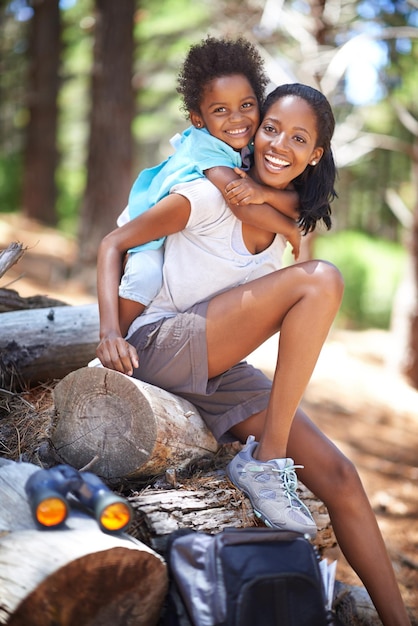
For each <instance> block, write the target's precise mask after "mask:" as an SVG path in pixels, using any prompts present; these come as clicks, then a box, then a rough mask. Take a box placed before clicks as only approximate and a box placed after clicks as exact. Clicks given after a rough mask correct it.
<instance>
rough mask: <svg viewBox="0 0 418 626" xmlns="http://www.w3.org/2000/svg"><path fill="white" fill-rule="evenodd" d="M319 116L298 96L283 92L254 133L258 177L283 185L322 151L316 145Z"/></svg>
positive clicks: (314, 160)
mask: <svg viewBox="0 0 418 626" xmlns="http://www.w3.org/2000/svg"><path fill="white" fill-rule="evenodd" d="M316 124H317V120H316V116H315V114H314V112H313V110H312V109H311V107H310V105H309V104H308V103H307V102H306V101H305V100H303V99H302V98H299V97H297V96H284V97H283V98H280V100H276V102H274V103H273V104H272V105H271V107H270V108H269V109H268V111H267V113H266V115H265V116H264V119H263V121H262V122H261V124H260V128H259V129H258V131H257V134H256V136H255V149H254V163H255V171H254V174H255V176H256V178H257V179H258V180H259V181H260V182H262V183H263V184H265V185H269V186H271V187H275V188H276V189H284V188H286V187H287V186H288V185H289V183H290V182H291V181H292V180H293V179H295V178H296V177H297V176H299V174H301V173H302V172H303V171H304V170H305V169H306V167H307V166H308V165H312V166H315V164H316V163H318V161H319V160H320V158H321V156H322V154H323V152H324V151H323V148H319V147H316V141H317V131H316Z"/></svg>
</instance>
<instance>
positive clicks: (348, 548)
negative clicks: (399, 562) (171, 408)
mask: <svg viewBox="0 0 418 626" xmlns="http://www.w3.org/2000/svg"><path fill="white" fill-rule="evenodd" d="M265 420H266V417H265V414H264V413H259V414H257V415H254V416H252V417H251V418H249V419H247V420H245V422H242V423H241V424H238V425H237V426H236V427H235V428H234V429H233V432H234V434H235V435H236V436H237V437H239V439H240V440H241V441H242V442H244V441H245V440H246V438H247V437H248V436H249V435H250V434H254V435H255V436H256V438H259V437H261V435H262V433H263V431H264V426H265ZM288 450H289V454H290V455H291V456H292V457H293V458H294V460H295V463H296V464H298V463H300V464H303V466H304V469H303V470H300V471H299V472H298V473H299V476H300V478H301V480H302V481H303V482H304V484H305V485H306V486H307V487H308V489H310V490H311V491H312V492H313V493H314V494H315V495H316V496H317V497H318V498H320V499H321V500H322V501H323V502H324V503H325V505H326V506H327V508H328V512H329V515H330V518H331V522H332V526H333V529H334V532H335V536H336V538H337V541H338V544H339V546H340V548H341V550H342V551H343V553H344V555H345V557H346V559H347V561H348V562H349V563H350V565H351V567H352V568H353V569H354V571H355V572H356V573H357V574H358V576H359V577H360V579H361V580H362V581H363V583H364V585H365V587H366V589H367V591H368V593H369V594H370V597H371V599H372V601H373V603H374V605H375V607H376V610H377V611H378V613H379V616H380V619H381V620H382V622H383V624H384V626H409V625H410V620H409V618H408V615H407V612H406V609H405V605H404V603H403V601H402V597H401V594H400V591H399V587H398V584H397V582H396V578H395V574H394V571H393V567H392V564H391V562H390V559H389V556H388V554H387V550H386V547H385V544H384V541H383V538H382V535H381V532H380V529H379V527H378V525H377V521H376V518H375V515H374V513H373V510H372V508H371V506H370V503H369V501H368V498H367V496H366V493H365V491H364V489H363V486H362V484H361V481H360V478H359V476H358V473H357V471H356V469H355V467H354V466H353V464H352V463H351V462H350V461H349V460H348V459H347V458H346V457H345V456H344V455H343V454H342V452H340V451H339V450H338V448H337V447H336V446H335V445H334V444H333V443H332V442H331V441H330V440H329V439H328V438H327V437H326V436H325V435H324V434H323V433H321V431H320V430H319V429H318V428H317V427H316V426H315V425H314V424H313V423H312V422H311V421H310V420H309V419H308V417H307V416H306V415H305V414H304V413H303V411H301V410H300V409H298V411H297V413H296V415H295V418H294V420H293V424H292V428H291V431H290V437H289V443H288Z"/></svg>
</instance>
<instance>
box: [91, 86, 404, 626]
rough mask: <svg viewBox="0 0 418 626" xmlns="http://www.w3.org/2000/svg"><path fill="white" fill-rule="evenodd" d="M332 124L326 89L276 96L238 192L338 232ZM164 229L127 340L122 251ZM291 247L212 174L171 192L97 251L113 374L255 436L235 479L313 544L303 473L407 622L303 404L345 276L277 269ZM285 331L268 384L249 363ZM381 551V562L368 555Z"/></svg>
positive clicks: (391, 608)
mask: <svg viewBox="0 0 418 626" xmlns="http://www.w3.org/2000/svg"><path fill="white" fill-rule="evenodd" d="M290 105H291V106H290ZM333 128H334V119H333V116H332V112H331V109H330V107H329V104H328V102H327V100H326V98H325V97H324V96H323V95H322V94H320V93H319V92H318V91H316V90H314V89H312V88H310V87H306V86H303V85H297V84H296V85H287V86H282V87H279V88H277V89H276V90H275V91H274V92H273V93H272V94H270V95H269V97H268V99H267V102H266V105H265V107H264V112H263V119H262V122H261V127H260V130H259V131H258V132H257V134H256V137H255V148H254V165H253V167H252V168H251V170H250V172H249V173H247V174H245V173H244V174H242V176H243V177H244V178H240V179H239V180H238V183H237V184H236V185H233V192H232V193H235V194H238V195H239V194H240V191H239V190H240V189H244V193H245V194H249V195H250V196H251V194H254V195H255V196H256V197H257V198H259V197H260V196H262V197H263V202H266V201H267V202H268V201H269V198H270V197H271V194H272V191H270V189H269V188H266V187H261V185H260V183H262V184H263V185H265V184H266V183H267V184H270V185H272V186H274V187H279V188H284V187H286V188H287V187H289V186H290V185H292V186H294V187H295V188H296V189H297V190H298V192H299V195H300V198H301V207H302V211H305V215H306V220H305V223H304V227H305V229H306V230H310V229H312V228H313V227H314V226H315V224H316V221H317V220H318V219H321V218H322V219H323V220H324V221H325V223H328V224H329V223H330V207H329V202H330V200H331V199H332V198H333V197H334V195H335V192H334V187H333V185H334V180H335V165H334V161H333V157H332V152H331V146H330V142H331V136H332V131H333ZM295 177H296V178H295ZM292 179H294V180H292ZM254 181H256V182H254ZM260 188H261V189H262V191H260ZM237 190H238V191H237ZM240 202H241V200H240ZM302 215H303V214H302ZM162 235H167V239H166V242H165V246H164V256H165V259H164V269H163V285H162V288H161V290H160V292H159V293H158V294H157V296H156V297H155V298H154V300H153V302H152V303H151V304H150V305H149V306H148V307H147V309H146V310H145V312H144V313H143V315H141V316H140V317H138V318H137V319H136V320H134V322H133V324H132V325H131V327H130V329H129V332H128V336H127V340H125V339H124V338H123V337H122V335H121V332H120V327H119V319H118V298H117V294H118V282H119V277H120V271H121V264H122V258H123V255H124V254H125V252H126V250H127V249H129V248H130V247H132V246H134V245H137V244H142V243H145V242H146V241H150V240H152V239H155V238H157V237H160V236H162ZM283 247H284V238H283V237H282V236H280V235H275V234H274V232H273V231H272V230H270V231H269V230H268V229H267V230H266V229H264V230H263V229H261V228H257V227H255V226H250V225H248V224H243V223H241V222H240V221H239V220H238V219H237V218H236V217H235V216H234V215H233V214H232V213H231V211H230V209H229V207H228V205H227V203H226V202H225V200H224V198H223V196H222V194H221V193H220V192H219V191H218V190H217V189H216V188H215V187H214V186H212V184H211V183H210V182H209V181H208V180H207V179H205V178H202V179H199V180H197V181H192V182H189V183H182V184H178V185H176V186H174V187H173V188H172V189H171V192H170V195H169V196H168V197H166V198H164V199H163V200H161V201H160V202H159V203H158V204H157V205H155V206H154V207H152V208H151V209H149V211H147V212H146V213H144V214H143V215H141V216H139V217H138V218H136V219H135V220H133V221H132V222H130V223H128V224H126V225H125V226H123V227H121V228H119V229H117V230H116V231H113V232H112V233H110V234H109V235H108V236H107V237H105V239H104V240H103V242H102V244H101V246H100V250H99V257H98V296H99V308H100V336H101V342H100V344H99V347H98V349H97V355H98V356H99V358H100V360H101V361H102V363H103V364H104V365H105V366H107V367H110V368H112V369H115V370H118V371H121V372H124V373H128V374H132V373H133V375H134V376H135V377H137V378H140V379H141V380H144V381H146V382H149V383H151V384H153V385H156V386H159V387H162V388H164V389H166V390H168V391H170V392H173V393H175V394H177V395H180V396H182V397H184V398H186V399H187V400H189V401H191V402H192V403H193V404H194V405H195V406H197V407H198V409H199V412H200V414H201V415H202V417H203V418H204V420H205V421H206V423H207V425H208V427H209V428H210V430H211V431H212V432H213V434H214V435H215V437H216V438H217V440H218V441H219V442H220V443H222V442H227V441H234V440H238V441H240V442H241V443H245V442H246V445H245V447H244V448H243V449H242V450H241V452H239V453H238V454H237V455H236V457H234V459H233V460H232V461H231V463H230V464H229V465H228V467H227V473H228V476H229V477H230V479H231V480H232V482H233V483H234V484H235V485H236V486H237V487H238V488H239V489H241V490H242V491H243V492H244V493H245V494H246V495H247V496H248V497H249V498H250V500H251V503H252V505H253V508H254V511H255V513H256V515H257V516H258V517H259V518H260V519H261V520H263V521H264V522H265V524H266V525H268V526H271V527H275V528H279V529H288V530H296V531H299V532H303V533H308V534H309V535H311V536H314V535H315V533H316V527H315V523H314V521H313V519H312V516H311V514H310V512H309V511H308V509H307V508H306V507H305V505H304V504H303V503H302V502H301V500H300V499H299V498H298V495H297V493H296V488H297V477H296V471H297V472H298V475H299V476H300V478H301V479H302V480H303V482H304V483H305V484H306V485H307V487H308V488H309V489H311V491H313V493H315V494H316V496H317V497H319V498H320V499H321V500H322V501H323V502H324V503H325V504H326V505H327V507H328V510H329V513H330V517H331V521H332V524H333V527H334V531H335V534H336V536H337V539H338V541H339V543H340V546H341V548H342V550H343V551H344V553H345V556H346V558H347V560H348V561H349V563H351V565H352V566H353V567H354V568H355V570H356V572H357V573H358V575H359V576H360V578H361V579H362V580H363V582H364V584H365V586H366V587H367V589H368V591H369V593H370V595H371V597H372V600H373V601H374V603H375V606H376V608H377V610H378V612H379V614H380V617H381V619H382V622H383V624H385V626H389V625H395V624H396V625H397V626H401V625H402V626H403V625H407V624H409V620H408V617H407V615H406V612H405V608H404V606H403V603H402V599H401V596H400V594H399V589H398V586H397V583H396V580H395V577H394V573H393V569H392V566H391V562H390V560H389V558H388V555H387V552H386V549H385V546H384V543H383V540H382V537H381V534H380V531H379V529H378V527H377V525H376V520H375V517H374V514H373V511H372V509H371V507H370V504H369V502H368V500H367V497H366V495H365V493H364V490H363V488H362V485H361V483H360V479H359V477H358V474H357V472H356V470H355V468H354V467H353V465H352V464H351V463H350V461H349V460H348V459H347V458H346V457H345V456H344V455H343V454H342V453H341V452H340V451H339V450H338V449H337V448H336V447H335V446H334V445H333V444H332V443H331V442H330V441H329V439H328V438H327V437H326V436H325V435H324V434H323V433H321V432H320V431H319V430H318V429H317V428H316V426H314V424H313V423H312V422H311V421H310V420H309V418H308V417H307V415H306V414H305V413H304V412H303V411H302V410H301V409H300V407H299V403H300V400H301V398H302V396H303V394H304V392H305V389H306V386H307V384H308V382H309V380H310V377H311V374H312V371H313V369H314V367H315V364H316V361H317V359H318V356H319V354H320V351H321V348H322V346H323V343H324V341H325V339H326V337H327V334H328V331H329V329H330V326H331V324H332V322H333V320H334V318H335V315H336V314H337V311H338V309H339V306H340V303H341V298H342V293H343V281H342V278H341V275H340V273H339V272H338V270H337V269H336V268H335V267H334V266H333V265H331V264H329V263H326V262H323V261H308V262H305V263H297V264H294V265H292V266H290V267H286V268H283V269H280V267H281V257H280V254H281V251H282V250H283ZM277 331H280V344H279V349H278V353H277V362H276V369H275V374H274V377H273V380H272V381H270V380H269V379H268V378H267V377H266V376H265V375H264V374H262V372H261V371H259V370H257V369H255V368H253V367H251V366H250V365H249V364H247V363H246V362H245V361H243V359H245V358H246V357H247V356H248V355H249V354H250V353H251V352H253V351H254V349H255V348H256V347H257V346H260V345H261V344H262V343H263V342H264V341H265V340H266V339H268V338H269V337H271V336H273V335H274V334H275V333H277ZM371 552H372V553H373V554H374V559H369V558H368V557H367V555H368V554H370V553H371Z"/></svg>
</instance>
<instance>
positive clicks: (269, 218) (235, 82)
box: [118, 37, 329, 334]
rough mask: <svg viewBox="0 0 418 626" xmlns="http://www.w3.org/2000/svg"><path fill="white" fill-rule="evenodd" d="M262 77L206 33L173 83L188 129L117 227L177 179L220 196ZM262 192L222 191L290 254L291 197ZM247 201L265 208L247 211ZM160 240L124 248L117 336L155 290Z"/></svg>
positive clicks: (243, 142)
mask: <svg viewBox="0 0 418 626" xmlns="http://www.w3.org/2000/svg"><path fill="white" fill-rule="evenodd" d="M267 82H268V79H267V77H266V75H265V73H264V69H263V61H262V59H261V57H260V55H259V53H258V51H257V50H256V48H255V47H254V46H253V45H252V44H250V43H249V42H248V41H246V40H244V39H238V40H237V41H232V40H227V39H214V38H211V37H208V38H207V39H205V40H204V41H202V42H201V43H200V44H197V45H195V46H192V48H191V49H190V51H189V53H188V55H187V57H186V59H185V62H184V65H183V68H182V70H181V72H180V75H179V86H178V91H179V93H180V94H181V95H182V97H183V108H184V110H185V111H186V113H187V116H188V117H189V119H190V120H191V122H192V126H190V127H189V128H188V129H187V130H186V131H184V132H183V134H182V136H181V138H180V140H178V141H177V149H176V152H175V153H174V154H173V155H172V156H171V157H169V158H168V159H167V160H166V161H164V162H163V163H161V164H160V165H157V166H155V167H153V168H151V169H147V170H144V171H143V172H141V174H140V175H139V177H138V178H137V180H136V182H135V183H134V185H133V188H132V190H131V193H130V197H129V204H128V207H127V209H126V210H125V211H124V212H123V213H122V215H121V216H120V218H119V220H118V225H119V226H121V225H123V224H124V223H126V222H127V221H129V220H130V219H134V218H135V217H137V216H138V215H140V214H141V213H143V212H144V211H146V210H148V209H149V208H150V207H151V206H153V205H154V204H156V203H157V202H158V201H159V200H161V199H162V198H163V197H165V196H166V195H168V193H169V191H170V189H171V188H172V187H173V186H174V185H175V184H178V183H182V182H188V181H191V180H195V179H196V178H200V177H203V176H207V177H208V178H209V180H211V182H213V183H214V184H215V185H216V186H217V187H218V189H220V191H221V193H224V188H225V185H226V184H227V183H228V182H230V181H232V180H234V179H235V178H236V174H234V172H233V168H234V167H241V166H242V164H243V163H242V157H243V155H244V160H245V157H246V158H247V159H248V158H249V157H250V152H251V149H252V141H253V138H254V135H255V132H256V130H257V128H258V125H259V121H260V115H259V107H260V103H261V102H262V101H263V100H264V90H265V87H266V84H267ZM263 197H264V194H263ZM265 197H267V199H266V200H260V192H259V195H258V199H257V197H256V195H255V189H254V188H250V187H248V186H247V187H246V193H241V194H240V195H239V198H237V199H235V198H234V197H233V196H232V197H231V198H230V199H229V198H228V197H227V196H225V198H226V199H227V201H228V203H229V205H230V208H231V210H232V211H233V213H234V214H235V215H236V217H238V218H239V219H240V220H242V221H244V222H246V223H248V224H252V225H253V226H257V227H259V228H267V229H268V230H270V231H272V232H277V233H281V234H283V235H284V236H285V237H286V239H287V240H288V241H289V242H290V244H291V246H292V248H293V252H294V254H295V257H296V258H297V256H298V253H299V246H300V236H301V231H300V229H299V227H298V224H297V222H296V220H297V219H298V218H299V212H298V210H297V205H298V198H297V194H296V193H295V192H291V191H285V190H280V191H278V190H270V193H269V195H268V196H267V194H265ZM250 202H251V203H253V204H255V203H256V204H263V203H265V205H264V206H258V207H256V210H254V209H255V207H254V206H250ZM267 205H269V206H267ZM270 205H271V206H270ZM276 209H277V210H276ZM280 211H281V212H280ZM322 216H324V217H325V219H327V218H328V216H327V212H326V211H325V213H319V214H318V215H317V216H316V218H315V220H314V221H315V222H316V220H317V219H319V218H320V217H322ZM327 225H328V226H329V224H327ZM305 230H306V229H305ZM163 243H164V238H159V239H156V240H154V241H152V242H149V243H147V244H144V245H143V246H137V247H135V248H134V249H131V250H129V254H128V257H127V262H126V266H125V270H124V275H123V277H122V281H121V285H120V289H119V296H120V324H121V331H122V334H125V333H126V331H127V330H128V327H129V325H130V323H131V322H132V321H133V319H135V318H136V317H137V316H138V315H140V314H141V313H142V312H143V310H144V308H145V306H147V305H149V304H150V302H151V301H152V300H153V298H154V297H155V295H156V294H157V292H158V291H159V289H160V287H161V278H162V263H163V247H162V246H163ZM138 251H140V254H138Z"/></svg>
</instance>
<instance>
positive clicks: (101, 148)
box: [79, 0, 135, 269]
mask: <svg viewBox="0 0 418 626" xmlns="http://www.w3.org/2000/svg"><path fill="white" fill-rule="evenodd" d="M134 9H135V2H134V0H124V1H123V2H115V1H114V0H96V33H95V47H94V66H93V76H92V108H91V117H90V140H89V147H88V163H87V186H86V190H85V195H84V201H83V205H82V209H81V222H80V228H79V244H80V258H79V262H80V269H81V268H83V267H84V266H85V265H86V264H87V265H88V266H90V267H91V266H93V265H95V263H96V255H97V248H98V245H99V243H100V241H101V239H102V238H103V236H104V235H106V234H107V233H108V232H110V231H111V230H113V229H114V228H115V227H116V218H117V216H118V215H119V213H120V212H121V211H122V209H123V208H124V207H125V206H126V204H127V200H128V195H129V190H130V187H131V184H132V171H131V168H132V152H133V141H132V133H131V123H132V119H133V113H134V98H133V90H132V84H131V80H132V64H133V18H134Z"/></svg>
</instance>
